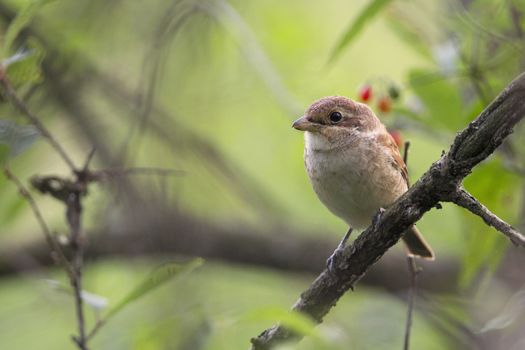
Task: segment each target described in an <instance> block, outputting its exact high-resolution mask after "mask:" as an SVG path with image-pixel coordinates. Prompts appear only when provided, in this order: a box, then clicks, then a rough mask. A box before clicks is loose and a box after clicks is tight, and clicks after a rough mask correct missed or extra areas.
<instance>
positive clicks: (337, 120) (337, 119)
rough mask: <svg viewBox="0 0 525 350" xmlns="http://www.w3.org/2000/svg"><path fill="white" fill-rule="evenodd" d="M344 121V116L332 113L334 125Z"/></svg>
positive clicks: (331, 117)
mask: <svg viewBox="0 0 525 350" xmlns="http://www.w3.org/2000/svg"><path fill="white" fill-rule="evenodd" d="M341 119H343V115H342V114H341V113H339V112H332V113H330V120H331V121H332V122H334V123H337V122H340V121H341Z"/></svg>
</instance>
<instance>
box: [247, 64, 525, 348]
mask: <svg viewBox="0 0 525 350" xmlns="http://www.w3.org/2000/svg"><path fill="white" fill-rule="evenodd" d="M524 98H525V74H521V75H520V76H519V77H517V78H516V79H515V80H514V81H513V82H512V83H510V84H509V86H507V88H505V90H503V91H502V92H501V94H500V95H499V96H498V97H497V98H496V99H495V100H494V101H493V102H492V103H491V104H490V105H489V106H488V107H487V108H486V109H485V110H484V111H483V112H482V113H481V114H480V115H479V116H478V118H476V119H475V120H474V121H472V122H471V123H470V124H469V125H468V126H467V128H465V129H464V130H463V131H462V132H460V133H459V134H458V135H457V137H456V139H455V140H454V143H453V144H452V146H451V148H450V150H449V152H448V153H446V154H444V155H443V156H442V157H441V158H440V159H439V160H438V161H436V162H435V163H434V164H432V166H431V167H430V169H429V170H428V171H427V172H426V173H425V174H424V175H423V176H422V177H421V178H420V179H419V180H418V181H417V182H416V184H415V185H414V186H412V187H411V188H410V189H409V190H408V191H407V192H406V193H405V194H404V195H403V196H401V197H400V198H399V199H398V200H397V201H396V202H395V203H393V204H392V205H391V206H390V207H389V208H387V210H386V211H385V212H384V213H383V214H382V215H381V217H380V219H379V220H377V222H376V223H375V225H372V226H370V227H368V228H367V229H366V230H365V231H364V232H363V233H362V234H361V235H360V236H359V237H357V239H356V240H355V241H354V243H353V244H352V245H350V246H347V247H346V248H345V250H344V251H343V253H342V254H341V258H340V259H338V261H337V262H336V263H335V264H334V265H335V266H334V267H333V270H332V272H329V271H327V270H324V271H323V272H322V273H321V274H320V275H319V276H318V277H317V278H316V280H315V281H314V282H313V283H312V285H311V286H310V287H309V288H308V289H307V290H306V291H304V292H303V293H302V294H301V296H300V298H299V300H298V301H297V302H296V303H295V305H294V306H293V309H294V310H295V311H298V312H301V313H303V314H305V315H308V316H309V317H311V318H312V319H313V320H314V321H316V322H318V323H320V322H322V320H323V317H324V316H325V315H326V314H327V313H328V312H329V311H330V309H331V308H332V307H333V306H334V305H335V304H336V303H337V301H338V300H339V298H340V297H341V296H342V295H343V294H344V293H345V292H346V291H347V290H348V289H350V288H353V286H354V284H355V283H356V282H357V281H359V280H360V279H361V277H362V276H363V275H364V274H365V273H366V272H367V271H368V269H369V268H370V267H371V266H372V265H373V264H374V263H375V262H376V261H377V260H379V259H380V258H381V257H382V256H383V254H384V253H385V252H386V251H387V250H388V249H389V248H390V247H392V246H393V245H394V244H395V243H396V242H397V241H398V240H399V238H400V237H401V235H402V233H403V232H404V231H405V230H406V229H407V228H408V227H410V226H411V225H413V224H414V223H415V222H416V221H418V220H419V219H420V218H421V217H422V216H423V215H424V214H425V213H426V212H427V211H429V210H430V209H432V208H433V207H435V206H436V205H438V204H439V202H440V201H451V199H452V198H453V197H454V195H455V194H456V193H457V191H458V189H459V188H460V187H461V182H462V180H463V179H464V178H465V177H466V176H467V175H468V174H470V172H471V171H472V168H473V167H474V166H476V165H477V164H479V163H480V162H481V161H482V160H484V159H486V158H487V157H488V156H489V155H490V154H492V153H493V152H494V150H495V149H496V148H497V147H498V146H499V145H501V143H502V142H503V140H504V139H505V138H506V137H507V136H508V135H509V134H510V133H512V131H513V127H514V126H515V125H516V124H517V123H518V122H519V121H520V120H521V119H522V118H523V117H524V115H525V104H524V103H523V99H524ZM513 243H518V244H520V245H522V244H521V241H518V242H513ZM524 246H525V245H524ZM299 338H301V335H299V334H297V333H293V332H292V331H290V330H288V329H286V328H285V327H283V326H280V325H276V326H273V327H272V328H269V329H267V330H265V331H264V332H262V333H261V334H260V335H259V336H258V337H257V338H254V339H252V349H253V350H261V349H270V348H271V347H273V346H274V345H276V344H278V343H279V342H282V341H285V340H290V339H299Z"/></svg>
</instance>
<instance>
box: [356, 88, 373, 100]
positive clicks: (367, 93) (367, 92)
mask: <svg viewBox="0 0 525 350" xmlns="http://www.w3.org/2000/svg"><path fill="white" fill-rule="evenodd" d="M371 98H372V86H370V85H365V86H363V87H362V88H361V90H359V99H360V100H361V101H363V102H367V101H370V99H371Z"/></svg>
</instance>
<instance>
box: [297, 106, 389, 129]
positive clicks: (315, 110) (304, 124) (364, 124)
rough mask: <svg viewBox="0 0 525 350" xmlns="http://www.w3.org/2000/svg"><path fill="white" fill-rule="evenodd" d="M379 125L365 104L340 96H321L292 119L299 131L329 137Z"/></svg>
mask: <svg viewBox="0 0 525 350" xmlns="http://www.w3.org/2000/svg"><path fill="white" fill-rule="evenodd" d="M380 126H381V122H380V121H379V119H378V118H377V117H376V116H375V115H374V112H372V110H371V109H370V108H369V107H368V106H367V105H365V104H363V103H359V102H355V101H352V100H350V99H348V98H346V97H342V96H329V97H323V98H321V99H320V100H317V101H315V102H314V103H313V104H312V105H311V106H310V107H308V109H307V110H306V112H305V114H304V116H302V117H301V118H299V119H297V120H296V121H294V123H293V124H292V127H293V128H294V129H297V130H301V131H308V132H312V133H319V134H322V135H324V136H327V137H330V136H335V135H339V134H341V133H345V132H346V133H347V132H368V131H373V130H374V129H375V128H378V127H380Z"/></svg>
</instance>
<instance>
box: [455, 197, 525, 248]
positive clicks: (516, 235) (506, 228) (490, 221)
mask: <svg viewBox="0 0 525 350" xmlns="http://www.w3.org/2000/svg"><path fill="white" fill-rule="evenodd" d="M451 201H452V202H453V203H455V204H457V205H459V206H460V207H463V208H465V209H467V210H468V211H470V212H471V213H473V214H474V215H477V216H479V217H480V218H482V219H483V221H485V223H486V224H487V225H489V226H492V227H494V228H495V229H496V230H498V231H500V232H501V233H503V234H504V235H505V236H507V237H508V238H509V239H510V240H511V241H512V243H514V244H515V245H517V246H525V236H523V234H521V233H520V232H518V231H517V230H516V229H515V228H514V227H512V226H511V225H509V224H507V223H506V222H505V221H503V220H501V219H500V218H498V217H497V216H496V214H494V213H492V212H491V211H490V210H488V209H487V208H486V207H485V206H484V205H483V204H481V203H480V202H479V201H478V200H477V199H476V198H474V197H473V196H472V195H471V194H470V193H468V192H467V191H466V190H465V189H464V188H460V189H458V191H457V192H456V193H454V194H453V196H452V198H451Z"/></svg>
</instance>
